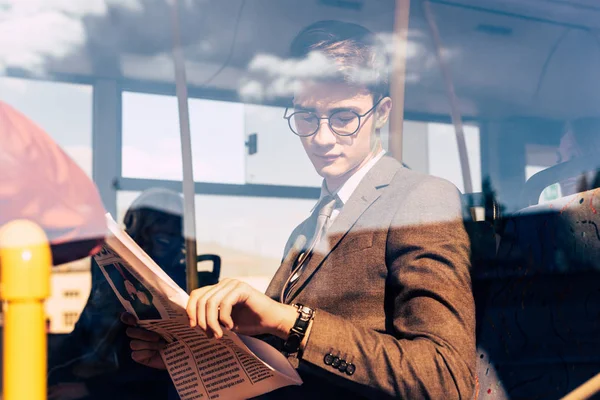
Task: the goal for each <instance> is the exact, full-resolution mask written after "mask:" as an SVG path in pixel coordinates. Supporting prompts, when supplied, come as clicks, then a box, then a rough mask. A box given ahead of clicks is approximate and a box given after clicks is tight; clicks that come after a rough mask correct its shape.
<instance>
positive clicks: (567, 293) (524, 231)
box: [473, 189, 600, 399]
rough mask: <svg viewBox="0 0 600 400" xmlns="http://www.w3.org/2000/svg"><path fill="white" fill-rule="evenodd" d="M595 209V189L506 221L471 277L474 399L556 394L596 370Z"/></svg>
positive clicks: (598, 244)
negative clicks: (493, 251) (490, 254)
mask: <svg viewBox="0 0 600 400" xmlns="http://www.w3.org/2000/svg"><path fill="white" fill-rule="evenodd" d="M598 210H600V189H598V190H591V191H587V192H583V193H579V194H576V195H573V196H569V197H567V198H563V199H560V200H556V201H554V202H551V203H546V204H543V205H536V206H532V207H527V208H525V209H523V210H521V211H520V212H518V213H516V214H515V215H512V216H510V217H508V218H506V221H505V229H504V231H503V233H502V240H501V242H500V246H499V249H498V253H497V255H496V259H495V260H494V261H493V262H490V263H489V264H488V265H485V266H480V268H479V269H477V268H476V269H475V270H474V275H473V277H474V293H475V301H476V305H477V348H478V360H477V361H478V365H477V373H478V381H479V391H478V398H480V399H490V398H492V399H502V398H509V399H534V398H539V399H545V398H560V397H563V396H564V395H566V394H567V393H569V392H570V391H572V390H573V389H575V388H576V387H578V386H579V385H581V384H582V383H584V382H585V381H587V380H588V379H590V378H591V377H593V376H594V375H596V374H597V372H598V370H600V279H599V278H600V232H599V227H598V225H599V224H600V216H599V215H598ZM482 269H483V271H482Z"/></svg>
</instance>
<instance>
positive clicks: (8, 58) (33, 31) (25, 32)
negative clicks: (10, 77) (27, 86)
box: [0, 0, 142, 74]
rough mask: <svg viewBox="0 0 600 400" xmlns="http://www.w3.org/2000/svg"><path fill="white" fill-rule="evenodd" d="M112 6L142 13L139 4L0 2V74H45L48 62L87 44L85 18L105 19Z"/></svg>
mask: <svg viewBox="0 0 600 400" xmlns="http://www.w3.org/2000/svg"><path fill="white" fill-rule="evenodd" d="M111 5H114V6H119V7H124V8H128V9H130V10H134V11H139V10H141V9H142V5H141V4H140V3H139V1H138V0H0V73H1V72H2V71H3V70H5V69H6V68H9V67H13V68H22V69H26V70H29V71H31V72H32V73H35V74H43V73H44V66H45V60H46V59H47V58H53V57H56V58H60V57H64V56H66V55H68V54H70V53H71V52H72V51H73V50H75V49H77V48H79V47H80V46H82V45H83V44H84V43H85V39H86V37H85V27H84V25H83V17H87V16H102V15H105V14H106V12H107V10H108V7H109V6H111Z"/></svg>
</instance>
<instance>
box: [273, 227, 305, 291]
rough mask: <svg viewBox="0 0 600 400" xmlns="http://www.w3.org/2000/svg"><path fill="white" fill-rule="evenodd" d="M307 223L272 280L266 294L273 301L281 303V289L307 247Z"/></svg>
mask: <svg viewBox="0 0 600 400" xmlns="http://www.w3.org/2000/svg"><path fill="white" fill-rule="evenodd" d="M305 225H306V221H304V222H303V226H302V227H301V229H300V230H299V232H300V233H299V234H298V235H296V237H295V238H294V242H293V244H292V245H291V246H290V248H289V249H288V250H287V252H286V254H285V257H284V258H283V260H282V261H281V264H280V265H279V268H278V269H277V272H275V275H274V276H273V279H271V282H270V283H269V286H268V287H267V290H266V291H265V294H266V295H267V296H269V297H270V298H272V299H273V300H276V301H279V300H280V295H281V289H282V288H283V285H285V281H286V280H287V279H288V277H289V276H290V274H291V273H292V270H293V268H294V265H295V262H296V260H297V258H298V255H299V253H300V251H302V250H304V248H305V247H306V243H305V242H306V235H305V234H304V233H303V232H304V230H305Z"/></svg>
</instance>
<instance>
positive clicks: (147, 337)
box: [125, 328, 162, 342]
mask: <svg viewBox="0 0 600 400" xmlns="http://www.w3.org/2000/svg"><path fill="white" fill-rule="evenodd" d="M125 333H126V334H127V336H129V337H130V338H131V339H139V340H143V341H146V342H158V341H161V340H162V337H161V336H160V335H159V334H158V333H156V332H150V331H148V330H146V329H142V328H127V330H126V331H125Z"/></svg>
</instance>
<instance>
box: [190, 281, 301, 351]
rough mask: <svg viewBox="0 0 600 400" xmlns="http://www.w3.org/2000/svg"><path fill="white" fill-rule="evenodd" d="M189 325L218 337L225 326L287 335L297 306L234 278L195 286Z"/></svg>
mask: <svg viewBox="0 0 600 400" xmlns="http://www.w3.org/2000/svg"><path fill="white" fill-rule="evenodd" d="M187 314H188V317H189V319H190V326H191V327H195V326H199V327H200V328H201V329H202V330H204V331H206V333H207V334H209V335H214V337H216V338H220V337H222V336H223V327H225V328H226V329H229V330H231V331H234V332H236V333H240V334H243V335H259V334H264V333H269V334H272V335H275V336H278V337H280V338H283V339H286V338H287V336H288V334H289V331H290V329H291V328H292V326H294V322H295V321H296V317H297V315H298V313H297V311H296V308H294V307H293V306H290V305H287V304H281V303H279V302H276V301H275V300H273V299H271V298H270V297H268V296H266V295H265V294H263V293H261V292H259V291H258V290H256V289H254V288H253V287H252V286H250V285H248V284H246V283H244V282H240V281H237V280H235V279H223V280H222V281H221V282H219V283H218V284H216V285H212V286H206V287H203V288H200V289H196V290H194V291H193V292H192V293H191V295H190V299H189V301H188V305H187Z"/></svg>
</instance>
